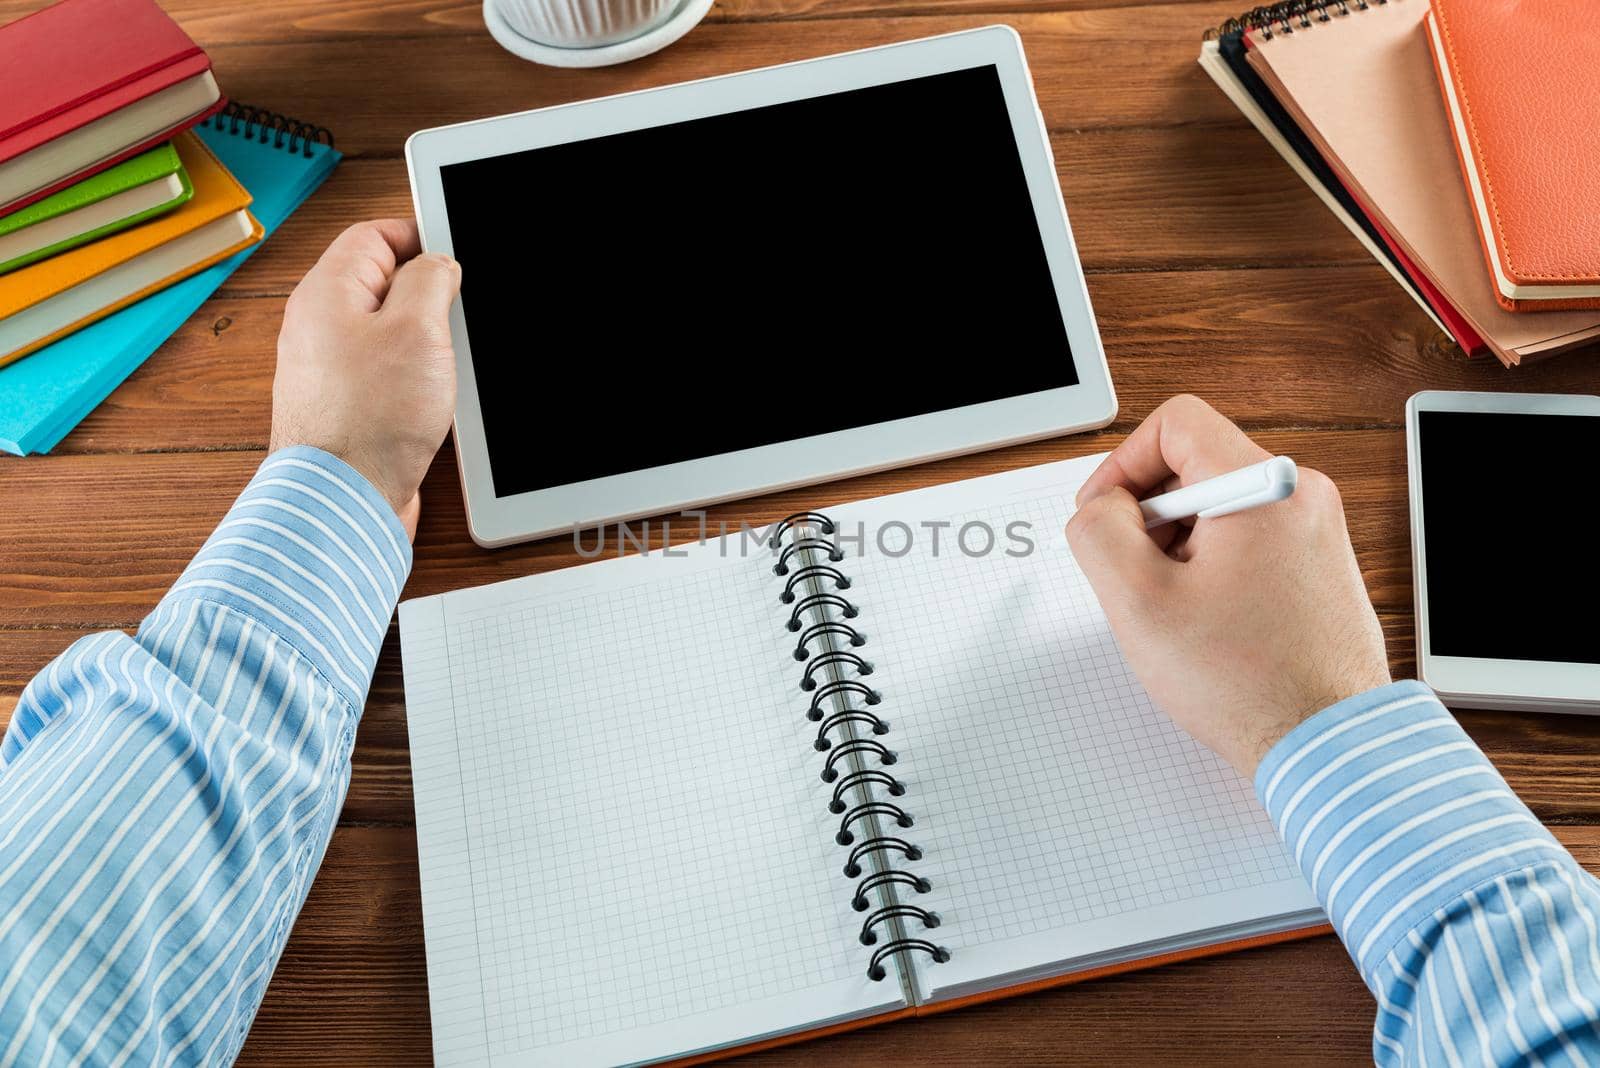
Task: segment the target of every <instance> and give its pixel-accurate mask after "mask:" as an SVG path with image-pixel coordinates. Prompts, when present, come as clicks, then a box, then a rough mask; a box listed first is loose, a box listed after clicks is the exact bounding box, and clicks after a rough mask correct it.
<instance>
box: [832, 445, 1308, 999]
mask: <svg viewBox="0 0 1600 1068" xmlns="http://www.w3.org/2000/svg"><path fill="white" fill-rule="evenodd" d="M1098 461H1099V457H1085V458H1083V459H1079V460H1071V461H1065V462H1061V463H1055V464H1047V465H1043V466H1041V467H1036V468H1031V469H1026V470H1022V471H1015V472H1008V473H1005V474H1001V475H994V476H989V477H986V478H981V479H973V480H969V481H966V482H960V483H954V484H951V485H946V486H937V487H933V488H930V489H927V490H919V491H915V492H912V493H906V494H898V495H895V496H893V497H885V498H879V499H877V500H874V501H867V502H862V503H860V504H856V505H849V506H845V507H841V508H832V509H827V510H826V511H827V512H828V514H830V515H832V516H834V517H835V518H837V519H839V520H840V522H841V529H842V533H843V534H844V536H845V537H846V541H845V549H846V552H847V553H848V554H849V558H848V559H847V561H846V563H845V564H843V565H841V566H842V567H843V568H844V569H845V570H846V572H848V573H849V574H850V576H851V578H852V580H853V585H852V588H851V590H850V591H849V596H850V597H851V599H852V600H853V601H855V602H856V603H857V604H858V605H859V606H860V612H861V615H860V618H859V619H858V620H857V622H859V623H860V624H861V626H862V628H863V629H864V630H866V631H867V633H868V642H867V646H866V651H868V653H869V655H868V659H869V660H870V661H871V662H872V663H873V664H874V672H873V675H872V676H871V679H870V681H871V683H872V685H873V686H874V687H875V688H878V689H880V690H881V691H882V694H883V702H882V704H881V705H879V706H878V707H877V708H876V711H878V712H879V713H880V714H882V715H883V716H884V717H886V718H887V719H889V721H890V724H891V732H890V735H889V737H890V738H892V739H893V740H894V748H895V749H896V750H897V751H898V752H899V754H900V763H899V764H898V765H896V767H895V768H894V769H893V770H894V771H895V773H896V774H897V775H900V776H901V777H903V778H905V779H906V780H907V782H908V784H909V791H908V794H907V796H906V797H904V798H902V799H900V800H901V801H902V803H904V804H906V807H907V808H908V809H910V810H911V811H912V812H913V814H914V816H915V818H916V821H917V822H916V825H915V829H914V832H913V833H912V834H911V837H912V838H913V839H914V840H915V842H916V844H918V845H920V846H922V847H923V849H924V850H925V852H926V857H925V859H924V860H923V861H922V862H921V864H919V865H916V866H914V867H915V868H916V870H918V871H919V872H922V873H923V874H926V875H927V876H928V877H929V878H930V879H932V881H933V883H934V887H933V889H932V890H931V892H929V893H928V894H926V895H923V896H922V897H921V898H920V899H919V900H918V903H919V904H923V905H926V906H928V907H930V908H933V909H934V910H935V911H937V912H939V913H940V915H941V918H942V919H943V921H944V922H943V924H942V926H941V927H940V928H939V929H938V930H937V931H936V932H932V933H930V936H931V935H932V934H936V935H937V941H938V942H939V943H940V944H942V945H945V946H947V947H949V948H950V949H952V951H953V956H952V960H951V961H950V962H949V963H947V964H933V965H925V964H924V961H925V958H923V957H922V956H921V955H920V954H918V955H917V957H916V959H917V960H918V962H919V967H921V968H922V974H923V976H924V982H925V984H926V985H925V989H931V990H933V991H934V995H933V996H934V997H935V998H937V997H938V996H939V991H940V990H945V991H950V990H952V989H954V988H958V987H960V988H962V989H960V990H958V991H957V992H958V993H959V992H966V991H968V990H970V989H972V988H974V987H981V986H984V985H997V984H995V983H994V982H992V980H994V979H995V978H996V977H999V976H1010V977H1012V978H1013V979H1016V978H1017V977H1019V976H1020V977H1028V976H1039V975H1043V974H1049V973H1052V972H1059V971H1063V970H1069V969H1066V968H1063V967H1061V966H1060V965H1061V964H1062V962H1068V961H1074V960H1076V961H1089V960H1094V959H1096V958H1097V957H1098V958H1105V957H1106V956H1107V955H1110V956H1113V957H1115V956H1117V955H1119V951H1124V950H1126V949H1127V947H1130V946H1136V945H1145V946H1150V945H1152V944H1157V943H1161V942H1163V941H1165V940H1175V941H1176V942H1178V943H1184V944H1193V943H1195V942H1196V941H1198V942H1207V941H1211V942H1215V941H1221V940H1224V939H1223V938H1222V937H1208V936H1203V935H1202V936H1201V937H1198V938H1196V934H1197V932H1204V931H1224V930H1227V929H1230V928H1238V927H1239V926H1240V925H1244V926H1245V927H1246V929H1248V930H1250V931H1252V932H1254V931H1256V930H1259V929H1261V928H1262V925H1263V924H1264V925H1265V927H1267V928H1271V927H1273V926H1274V925H1275V923H1274V921H1275V918H1279V917H1283V916H1286V915H1290V914H1295V913H1301V912H1305V911H1306V910H1314V909H1315V907H1316V902H1315V900H1314V898H1313V897H1312V895H1311V893H1310V891H1309V889H1307V888H1306V887H1305V885H1304V883H1303V881H1302V879H1301V878H1300V876H1299V874H1298V873H1297V870H1296V869H1295V867H1294V866H1293V864H1292V863H1291V860H1290V858H1289V856H1288V855H1287V854H1286V852H1285V850H1284V849H1283V847H1282V846H1281V844H1280V843H1279V841H1278V838H1277V836H1276V835H1275V834H1274V832H1273V829H1272V826H1271V824H1270V823H1269V821H1268V820H1267V818H1266V816H1265V815H1264V814H1263V813H1262V812H1261V810H1260V808H1259V806H1258V805H1257V803H1256V801H1255V797H1254V793H1253V791H1252V789H1251V787H1250V785H1249V784H1248V783H1246V782H1245V781H1244V780H1242V779H1240V778H1239V777H1238V776H1237V775H1236V774H1235V773H1234V772H1233V771H1232V770H1231V769H1230V768H1229V767H1228V765H1227V764H1226V763H1224V762H1223V761H1222V760H1221V759H1219V758H1217V757H1216V756H1214V755H1212V754H1211V753H1210V752H1209V751H1207V750H1205V749H1204V748H1202V747H1201V746H1200V745H1198V744H1197V743H1195V742H1194V741H1192V740H1191V739H1190V738H1189V737H1188V736H1187V735H1185V734H1184V733H1183V732H1182V731H1180V730H1179V729H1178V728H1177V727H1176V726H1174V725H1173V724H1172V723H1171V721H1169V720H1168V719H1167V718H1166V717H1165V716H1164V715H1163V714H1162V713H1161V712H1160V711H1159V710H1157V709H1156V708H1155V707H1154V706H1153V705H1152V704H1151V702H1150V700H1149V698H1148V697H1147V696H1146V694H1145V693H1144V691H1143V689H1142V688H1141V687H1140V686H1139V684H1138V682H1137V681H1136V680H1135V679H1134V678H1133V676H1132V674H1131V670H1130V668H1129V667H1128V665H1127V663H1126V661H1125V660H1124V659H1123V657H1122V655H1121V653H1120V652H1119V651H1118V649H1117V646H1116V643H1115V642H1114V640H1113V639H1112V637H1111V633H1110V629H1109V627H1108V625H1107V623H1106V620H1105V617H1104V615H1103V613H1102V612H1101V610H1100V607H1099V604H1098V602H1097V601H1096V599H1095V597H1094V595H1093V594H1092V592H1091V591H1090V589H1089V586H1088V583H1087V582H1086V580H1085V579H1084V576H1083V574H1082V572H1081V571H1080V570H1079V568H1078V566H1077V565H1076V563H1075V562H1074V561H1073V559H1072V557H1071V554H1070V552H1069V551H1068V549H1067V546H1066V538H1065V536H1064V534H1063V532H1062V531H1063V527H1064V526H1065V523H1066V520H1067V519H1068V518H1069V517H1070V516H1071V514H1072V511H1073V496H1074V494H1075V493H1076V491H1077V489H1078V486H1079V485H1080V484H1081V483H1082V481H1083V479H1084V478H1086V477H1087V476H1088V474H1089V473H1090V472H1091V471H1093V470H1094V468H1095V466H1096V465H1097V464H1098ZM939 523H947V524H948V525H947V526H943V527H938V526H937V524H939ZM929 524H933V525H929ZM968 524H979V525H978V526H968ZM1015 524H1022V525H1020V526H1018V525H1015ZM963 528H965V531H964V532H963ZM985 530H990V531H993V534H994V546H993V549H992V550H991V551H989V552H987V553H984V552H981V550H982V549H983V548H984V547H985V544H986V542H987V535H985V534H984V531H985ZM936 531H937V533H938V534H939V544H938V546H937V549H935V547H934V545H933V542H932V540H931V537H932V535H933V533H935V532H936ZM880 534H881V540H880ZM852 536H854V537H856V538H859V539H860V540H859V541H853V540H852ZM1024 539H1026V540H1029V541H1031V542H1032V546H1031V549H1030V548H1027V547H1026V546H1025V544H1024ZM1008 551H1009V552H1008ZM1012 553H1014V554H1016V555H1011V554H1012ZM1307 922H1316V919H1315V917H1314V916H1313V917H1311V918H1310V919H1309V920H1307V919H1306V918H1305V917H1302V918H1301V920H1300V921H1299V922H1295V923H1288V924H1282V923H1278V924H1276V926H1277V927H1279V928H1281V927H1284V926H1304V925H1305V924H1306V923H1307ZM917 933H922V932H920V930H919V931H918V932H917ZM1234 936H1235V937H1236V936H1237V935H1234ZM1120 955H1121V956H1122V957H1126V956H1129V955H1130V954H1128V953H1126V952H1122V953H1121V954H1120ZM1132 955H1149V953H1148V952H1143V953H1138V954H1132ZM947 996H949V995H948V994H947Z"/></svg>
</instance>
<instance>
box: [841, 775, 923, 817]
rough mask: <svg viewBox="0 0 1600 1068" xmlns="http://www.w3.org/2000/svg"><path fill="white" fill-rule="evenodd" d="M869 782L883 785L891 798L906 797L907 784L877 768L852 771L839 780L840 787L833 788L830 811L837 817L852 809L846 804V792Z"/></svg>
mask: <svg viewBox="0 0 1600 1068" xmlns="http://www.w3.org/2000/svg"><path fill="white" fill-rule="evenodd" d="M868 782H875V783H878V784H880V785H882V786H883V788H884V789H886V790H888V791H889V796H890V797H903V796H905V792H906V784H905V783H903V782H901V781H900V780H899V779H897V778H895V777H894V776H893V775H890V774H889V773H888V772H887V771H879V770H877V769H876V768H865V769H863V770H861V771H852V772H851V773H850V774H848V775H846V776H845V777H844V778H842V779H840V780H839V785H837V786H835V787H834V788H833V800H832V801H829V802H828V811H829V812H831V813H833V814H834V815H835V816H837V815H840V814H841V813H843V812H844V810H845V809H847V808H849V807H850V806H849V805H846V804H845V803H844V793H845V791H846V790H851V789H854V788H855V787H857V786H860V785H861V784H862V783H868Z"/></svg>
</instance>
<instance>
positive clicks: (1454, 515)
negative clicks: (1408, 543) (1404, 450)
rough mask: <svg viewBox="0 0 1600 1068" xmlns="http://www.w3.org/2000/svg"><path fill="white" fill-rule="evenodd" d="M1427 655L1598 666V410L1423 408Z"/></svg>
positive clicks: (1420, 446)
mask: <svg viewBox="0 0 1600 1068" xmlns="http://www.w3.org/2000/svg"><path fill="white" fill-rule="evenodd" d="M1417 433H1418V439H1417V444H1418V449H1417V451H1418V455H1419V456H1420V457H1421V460H1422V516H1423V524H1422V526H1423V532H1424V541H1425V542H1426V546H1425V551H1426V553H1427V564H1428V569H1427V575H1428V588H1427V598H1428V634H1429V652H1431V653H1432V654H1433V655H1435V656H1466V657H1485V658H1489V659H1495V660H1553V661H1560V662H1566V663H1580V664H1600V625H1597V624H1596V623H1595V618H1594V615H1595V609H1596V606H1597V605H1600V556H1597V554H1596V552H1595V546H1596V538H1595V527H1594V515H1593V513H1594V509H1593V507H1592V506H1591V505H1588V504H1587V503H1586V502H1588V501H1590V500H1591V499H1592V496H1593V490H1592V487H1593V485H1594V460H1595V456H1596V455H1600V416H1583V415H1523V414H1502V413H1480V412H1420V413H1418V416H1417Z"/></svg>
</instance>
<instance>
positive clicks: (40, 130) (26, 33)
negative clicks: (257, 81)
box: [0, 0, 223, 215]
mask: <svg viewBox="0 0 1600 1068" xmlns="http://www.w3.org/2000/svg"><path fill="white" fill-rule="evenodd" d="M0 67H3V68H4V70H5V91H4V92H3V93H0V215H3V214H9V213H10V212H12V211H15V210H16V209H18V208H20V207H22V206H23V205H25V204H29V203H31V202H33V201H35V200H38V199H39V198H40V197H43V196H46V195H47V194H49V193H52V192H54V191H55V190H57V189H59V188H61V187H62V186H65V185H69V184H71V183H73V182H75V181H78V180H79V179H82V178H85V177H87V176H89V175H91V174H94V173H95V172H96V171H99V170H103V169H104V168H106V167H109V166H111V165H112V164H113V163H116V162H118V161H119V160H122V159H125V158H126V157H128V156H131V155H133V154H134V153H136V152H141V151H143V150H144V149H146V148H150V147H152V146H153V145H155V144H158V143H159V142H161V141H163V140H166V139H167V138H169V137H171V136H172V134H173V133H174V132H176V131H177V130H181V129H184V128H185V127H188V126H190V125H193V124H194V123H195V122H198V121H199V120H200V119H202V118H204V117H205V116H206V115H209V114H211V113H212V112H213V111H216V110H217V109H218V108H220V107H221V106H222V104H223V99H222V94H221V93H220V92H219V91H218V89H217V84H216V81H215V79H213V78H212V76H211V60H210V59H209V58H208V57H207V56H206V54H205V52H204V51H202V50H201V48H200V46H199V45H197V44H195V43H194V41H193V40H192V39H190V37H189V35H188V34H186V33H184V32H183V30H182V29H181V28H180V27H179V26H178V24H177V23H175V22H173V21H172V19H171V18H169V17H168V16H167V14H166V12H164V11H162V10H161V8H160V7H158V6H157V5H156V4H155V2H154V0H62V2H61V3H58V4H54V5H52V6H50V7H47V8H44V9H42V10H40V11H37V12H34V13H33V14H32V15H28V16H25V17H23V18H20V19H17V20H16V21H14V22H12V23H9V24H8V25H6V26H3V27H0Z"/></svg>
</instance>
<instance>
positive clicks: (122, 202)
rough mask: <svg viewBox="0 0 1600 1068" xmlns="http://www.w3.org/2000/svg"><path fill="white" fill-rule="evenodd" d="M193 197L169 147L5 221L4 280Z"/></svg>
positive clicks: (0, 229) (0, 246)
mask: <svg viewBox="0 0 1600 1068" xmlns="http://www.w3.org/2000/svg"><path fill="white" fill-rule="evenodd" d="M193 195H194V188H193V187H192V186H191V185H190V184H189V176H188V175H187V174H185V173H184V170H183V164H182V163H180V162H178V152H177V150H176V149H174V148H173V147H172V143H171V142H170V141H169V142H167V143H166V144H164V145H158V146H156V147H155V148H152V149H151V150H150V151H148V152H141V153H140V154H139V155H137V156H134V157H132V158H131V159H125V160H123V161H122V162H121V163H118V164H117V165H116V166H114V167H108V168H106V169H105V170H103V171H101V172H100V173H98V174H95V175H92V176H91V177H88V178H85V179H84V180H83V181H81V182H78V183H77V184H76V185H70V186H68V187H67V188H65V189H62V190H60V191H59V192H56V193H52V194H51V195H49V196H47V197H45V198H44V199H43V200H39V201H35V202H34V203H32V204H29V205H28V206H27V207H25V208H23V209H21V210H20V211H14V212H12V213H11V214H10V215H3V216H0V274H5V273H6V272H7V271H13V270H16V269H17V268H18V267H25V266H27V265H28V264H30V263H34V262H36V261H38V260H42V259H44V258H46V257H47V256H54V255H55V254H56V253H58V252H65V251H66V250H67V249H69V248H76V247H78V246H79V245H83V244H87V243H88V242H90V241H95V240H98V239H99V238H102V237H105V236H106V235H107V234H113V233H116V232H117V231H118V230H123V229H126V228H127V227H130V226H133V225H134V224H136V223H141V222H144V221H145V220H146V219H151V218H154V217H155V216H157V215H160V214H161V213H163V212H167V211H171V210H172V209H173V208H175V207H177V206H178V205H179V204H182V203H183V202H184V201H186V200H188V199H189V198H190V197H191V196H193Z"/></svg>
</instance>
